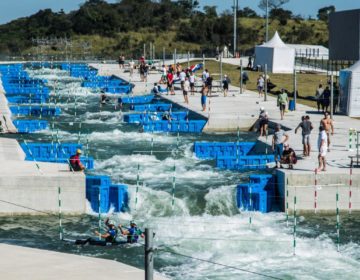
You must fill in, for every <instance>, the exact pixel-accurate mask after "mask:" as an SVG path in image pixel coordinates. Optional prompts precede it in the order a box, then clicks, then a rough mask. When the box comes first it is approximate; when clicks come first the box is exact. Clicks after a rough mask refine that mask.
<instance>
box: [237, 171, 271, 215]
mask: <svg viewBox="0 0 360 280" xmlns="http://www.w3.org/2000/svg"><path fill="white" fill-rule="evenodd" d="M236 201H237V207H238V208H240V209H242V210H246V211H260V212H263V213H267V212H270V211H271V210H272V205H273V202H274V201H275V178H274V177H273V176H272V175H265V174H256V175H251V176H250V183H248V184H239V185H238V186H237V188H236Z"/></svg>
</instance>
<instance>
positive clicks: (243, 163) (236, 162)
mask: <svg viewBox="0 0 360 280" xmlns="http://www.w3.org/2000/svg"><path fill="white" fill-rule="evenodd" d="M271 162H275V158H274V155H252V156H239V157H234V156H232V157H218V158H217V159H216V167H218V168H221V169H233V170H243V169H266V168H267V164H268V163H271Z"/></svg>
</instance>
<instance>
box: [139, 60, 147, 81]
mask: <svg viewBox="0 0 360 280" xmlns="http://www.w3.org/2000/svg"><path fill="white" fill-rule="evenodd" d="M145 68H146V65H145V62H141V64H140V68H139V72H140V80H141V81H142V82H145V71H146V70H145Z"/></svg>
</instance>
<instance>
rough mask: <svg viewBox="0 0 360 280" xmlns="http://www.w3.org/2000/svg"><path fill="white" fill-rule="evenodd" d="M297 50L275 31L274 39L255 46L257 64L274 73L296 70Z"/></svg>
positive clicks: (255, 63)
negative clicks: (289, 45) (290, 46)
mask: <svg viewBox="0 0 360 280" xmlns="http://www.w3.org/2000/svg"><path fill="white" fill-rule="evenodd" d="M294 63H295V50H294V49H293V48H289V47H288V46H287V45H286V44H285V43H284V42H283V41H282V40H281V38H280V36H279V34H278V32H277V31H276V32H275V35H274V37H272V39H271V40H270V41H268V42H266V43H264V44H262V45H260V46H256V47H255V62H254V65H255V66H260V67H261V69H264V68H265V64H266V65H267V69H268V71H269V72H272V73H292V72H293V71H294Z"/></svg>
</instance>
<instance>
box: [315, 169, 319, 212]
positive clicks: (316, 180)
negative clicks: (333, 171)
mask: <svg viewBox="0 0 360 280" xmlns="http://www.w3.org/2000/svg"><path fill="white" fill-rule="evenodd" d="M317 183H318V179H317V168H315V184H314V212H315V214H316V211H317V202H318V201H317V200H318V196H317V195H318V194H317Z"/></svg>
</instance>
